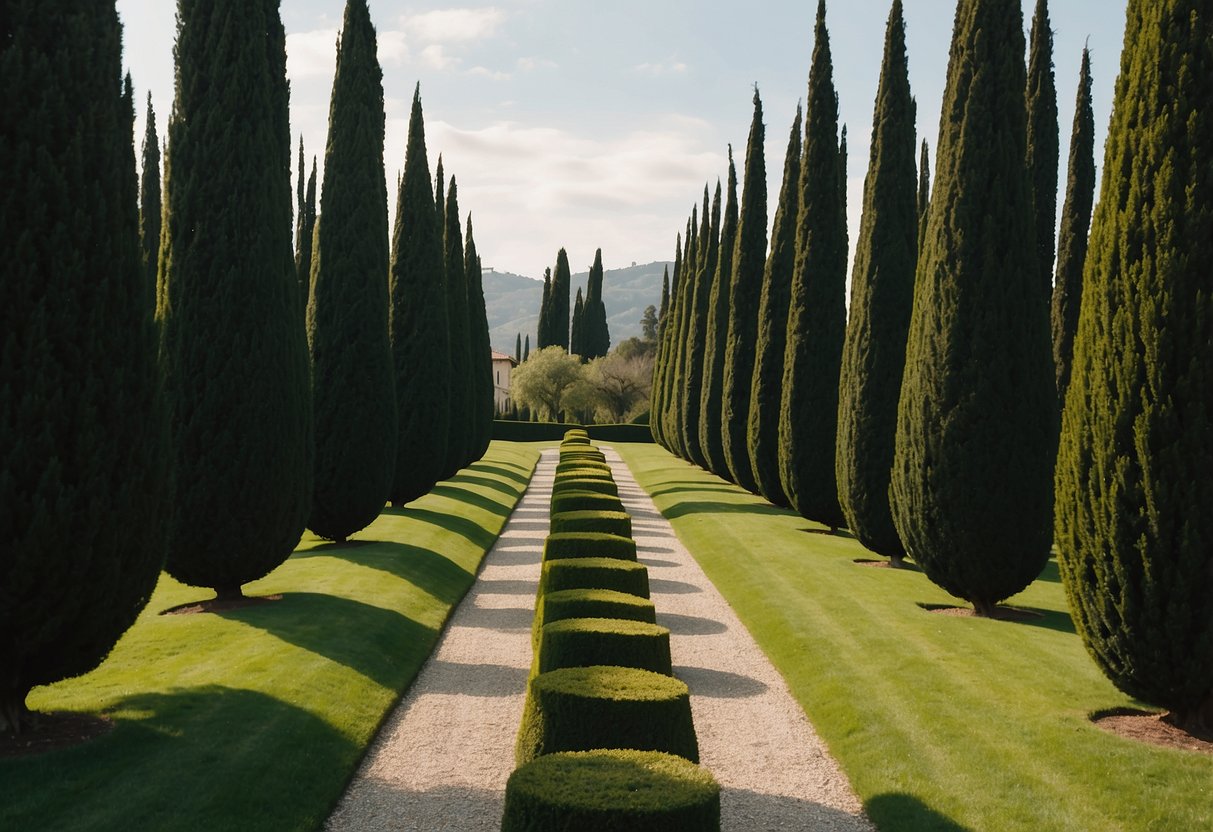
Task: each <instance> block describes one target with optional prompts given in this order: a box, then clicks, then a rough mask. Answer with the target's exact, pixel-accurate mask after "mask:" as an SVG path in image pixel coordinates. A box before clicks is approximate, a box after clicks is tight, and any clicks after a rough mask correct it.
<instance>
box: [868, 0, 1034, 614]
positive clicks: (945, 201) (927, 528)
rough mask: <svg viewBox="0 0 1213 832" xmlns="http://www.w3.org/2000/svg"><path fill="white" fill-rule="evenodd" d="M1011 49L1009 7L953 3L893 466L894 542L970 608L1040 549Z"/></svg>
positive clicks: (1021, 80)
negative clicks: (952, 27) (931, 186)
mask: <svg viewBox="0 0 1213 832" xmlns="http://www.w3.org/2000/svg"><path fill="white" fill-rule="evenodd" d="M1023 55H1024V43H1023V17H1022V14H1021V12H1020V9H1019V5H1018V4H1017V3H1009V2H1005V0H962V2H961V3H960V4H959V5H958V7H957V12H956V25H955V31H954V33H953V40H952V49H951V57H950V59H949V62H948V79H947V85H946V90H945V95H944V105H943V112H942V115H941V117H940V130H939V145H938V147H937V149H936V158H935V163H936V171H935V193H934V195H933V196H932V199H931V212H930V219H929V221H928V226H927V238H926V242H925V245H924V247H923V251H922V256H921V258H920V260H919V264H918V271H917V275H916V277H915V287H914V307H913V312H912V314H911V317H910V331H909V335H908V339H907V345H906V369H905V376H904V379H903V382H902V388H901V398H900V400H899V403H898V413H897V434H896V444H895V448H894V464H893V472H892V486H891V494H892V508H893V522H894V524H895V525H896V527H897V532H898V534H899V536H900V537H901V540H902V542H903V543H904V544H905V546H906V551H907V552H909V554H910V555H911V556H912V557H913V558H914V560H915V561H916V562H917V563H918V565H919V566H921V567H922V568H923V570H924V571H925V572H926V574H927V576H928V577H929V578H930V579H931V580H932V581H934V582H935V583H937V584H939V585H940V586H941V587H943V588H944V589H945V590H947V591H948V592H950V593H952V594H953V595H956V596H958V597H960V598H964V599H966V600H968V601H971V602H972V603H973V606H974V608H975V609H976V610H977V612H978V614H980V615H991V614H993V612H994V605H995V604H997V603H998V602H999V601H1001V600H1003V599H1004V598H1008V597H1010V596H1011V595H1014V594H1015V593H1016V592H1019V591H1020V590H1021V589H1023V588H1024V587H1025V586H1027V585H1028V584H1029V583H1031V582H1032V581H1033V580H1034V579H1035V578H1036V576H1037V575H1039V574H1040V570H1041V568H1042V567H1043V566H1044V564H1045V561H1046V560H1047V559H1048V557H1049V545H1050V529H1049V527H1050V525H1051V515H1052V503H1053V500H1052V464H1053V458H1054V455H1055V452H1056V448H1057V438H1056V428H1055V422H1056V406H1055V404H1054V395H1055V394H1054V389H1053V373H1052V357H1051V355H1050V349H1049V327H1048V320H1047V310H1046V307H1045V305H1044V304H1043V303H1040V302H1039V301H1040V281H1039V270H1038V266H1039V260H1038V259H1037V257H1036V251H1037V249H1036V245H1035V239H1034V238H1035V226H1034V218H1033V211H1032V190H1031V182H1030V180H1029V178H1028V171H1027V166H1026V163H1025V159H1026V155H1025V144H1026V141H1027V136H1026V112H1025V106H1024V96H1023V94H1022V90H1023V89H1024V84H1025V83H1026V79H1025V69H1024V58H1023Z"/></svg>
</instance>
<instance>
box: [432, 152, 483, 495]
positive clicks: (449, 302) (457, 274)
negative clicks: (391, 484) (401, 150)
mask: <svg viewBox="0 0 1213 832" xmlns="http://www.w3.org/2000/svg"><path fill="white" fill-rule="evenodd" d="M439 164H440V165H441V160H439ZM444 206H445V209H446V234H445V235H444V239H445V245H446V249H445V251H446V256H445V257H444V258H443V263H444V266H443V271H444V272H445V273H446V309H447V320H448V321H449V322H450V342H449V347H448V349H447V356H448V360H449V362H450V363H449V372H450V378H451V383H450V395H449V396H448V398H447V407H446V412H447V435H446V436H447V440H446V441H447V449H446V450H447V454H446V466H445V468H444V470H443V472H442V478H443V479H447V478H449V477H452V476H454V475H455V474H456V473H457V472H458V471H459V469H460V468H462V467H463V466H464V465H465V464H466V460H467V458H468V455H469V454H470V453H471V448H472V445H473V444H474V442H473V436H472V425H473V424H474V418H475V408H474V406H473V404H472V401H471V389H472V388H471V381H472V379H471V375H472V366H473V365H472V345H471V344H470V343H469V340H470V337H471V326H470V324H469V316H468V283H467V272H465V271H464V268H463V229H462V228H461V227H460V223H459V188H458V186H457V185H456V184H455V177H453V176H452V177H451V184H450V187H449V188H447V192H446V198H445V200H444Z"/></svg>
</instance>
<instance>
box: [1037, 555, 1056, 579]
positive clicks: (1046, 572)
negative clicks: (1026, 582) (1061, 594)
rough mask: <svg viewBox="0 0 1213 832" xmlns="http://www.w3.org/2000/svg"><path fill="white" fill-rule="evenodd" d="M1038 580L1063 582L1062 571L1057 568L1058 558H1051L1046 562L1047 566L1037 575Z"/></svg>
mask: <svg viewBox="0 0 1213 832" xmlns="http://www.w3.org/2000/svg"><path fill="white" fill-rule="evenodd" d="M1036 580H1038V581H1048V582H1049V583H1052V584H1059V583H1061V572H1060V571H1059V570H1058V568H1057V558H1056V557H1052V558H1049V562H1048V563H1046V564H1045V568H1044V569H1042V570H1041V571H1040V574H1039V575H1037V576H1036Z"/></svg>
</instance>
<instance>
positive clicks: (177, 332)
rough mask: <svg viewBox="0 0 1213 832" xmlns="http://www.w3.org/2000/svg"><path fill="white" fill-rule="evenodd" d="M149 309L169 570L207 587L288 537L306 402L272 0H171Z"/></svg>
mask: <svg viewBox="0 0 1213 832" xmlns="http://www.w3.org/2000/svg"><path fill="white" fill-rule="evenodd" d="M177 21H178V29H177V46H176V55H177V84H176V88H177V98H176V101H175V102H174V104H173V115H172V118H171V119H170V120H169V128H168V136H169V139H168V164H167V165H166V168H165V177H164V180H165V184H164V191H165V202H166V209H165V212H164V217H165V223H166V227H165V230H164V234H163V237H162V244H163V246H164V250H163V252H162V253H161V262H162V263H163V264H164V271H165V274H164V275H163V276H162V279H161V287H162V292H161V295H160V298H159V310H158V314H159V318H160V322H161V331H162V333H163V347H162V355H163V358H164V366H165V375H166V386H167V389H168V393H169V397H170V401H171V402H172V411H173V435H174V441H175V445H176V460H177V467H176V475H177V476H176V480H177V489H176V495H175V500H174V515H175V519H174V527H175V528H174V535H173V539H172V542H171V544H170V547H169V552H168V564H167V568H168V571H169V573H170V574H172V575H173V577H175V578H177V579H178V580H180V581H182V582H184V583H187V584H191V585H194V586H209V587H213V588H214V589H215V590H216V591H217V593H218V594H219V595H220V596H228V595H235V594H238V593H239V592H240V586H241V585H242V584H245V583H248V582H249V581H252V580H255V579H257V578H260V577H262V576H263V575H265V574H267V573H268V572H269V571H270V570H272V569H273V568H274V567H276V566H278V565H279V564H280V563H282V562H283V561H284V560H286V558H287V557H289V556H290V553H291V550H292V549H294V548H295V544H296V543H298V542H299V537H300V535H301V534H302V532H303V526H304V522H305V521H306V519H307V516H308V512H309V510H310V508H311V502H312V461H313V442H312V401H311V385H310V382H311V379H310V373H309V368H308V347H307V338H306V336H305V333H304V326H303V307H302V305H301V304H300V303H299V292H298V281H297V279H296V275H295V267H294V262H293V258H292V252H291V214H292V211H291V187H290V177H289V176H288V175H287V171H288V170H289V169H290V149H291V148H290V145H291V138H290V126H289V123H288V108H287V103H288V94H289V93H288V86H287V81H286V36H285V33H284V32H283V28H282V21H281V19H280V18H279V15H278V2H277V0H251V1H250V0H242V1H241V2H235V0H225V2H219V3H202V2H199V0H180V2H179V3H178V11H177Z"/></svg>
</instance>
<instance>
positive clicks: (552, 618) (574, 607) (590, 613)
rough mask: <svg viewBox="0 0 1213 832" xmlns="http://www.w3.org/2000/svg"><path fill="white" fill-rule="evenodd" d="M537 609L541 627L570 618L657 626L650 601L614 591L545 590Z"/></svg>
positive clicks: (592, 589)
mask: <svg viewBox="0 0 1213 832" xmlns="http://www.w3.org/2000/svg"><path fill="white" fill-rule="evenodd" d="M574 563H576V561H574ZM620 563H623V561H620ZM541 606H542V610H543V613H542V619H543V624H545V625H546V624H553V623H555V622H557V621H566V620H568V619H570V618H616V619H620V620H626V621H643V622H645V623H647V624H656V623H657V610H656V608H655V607H654V606H653V602H652V601H650V600H649V599H648V598H641V597H640V596H638V595H629V594H627V593H626V592H619V591H618V590H614V589H599V588H596V587H595V588H590V589H560V590H549V591H547V592H545V593H544V594H543V596H542V605H541ZM536 620H538V618H537V619H536Z"/></svg>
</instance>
